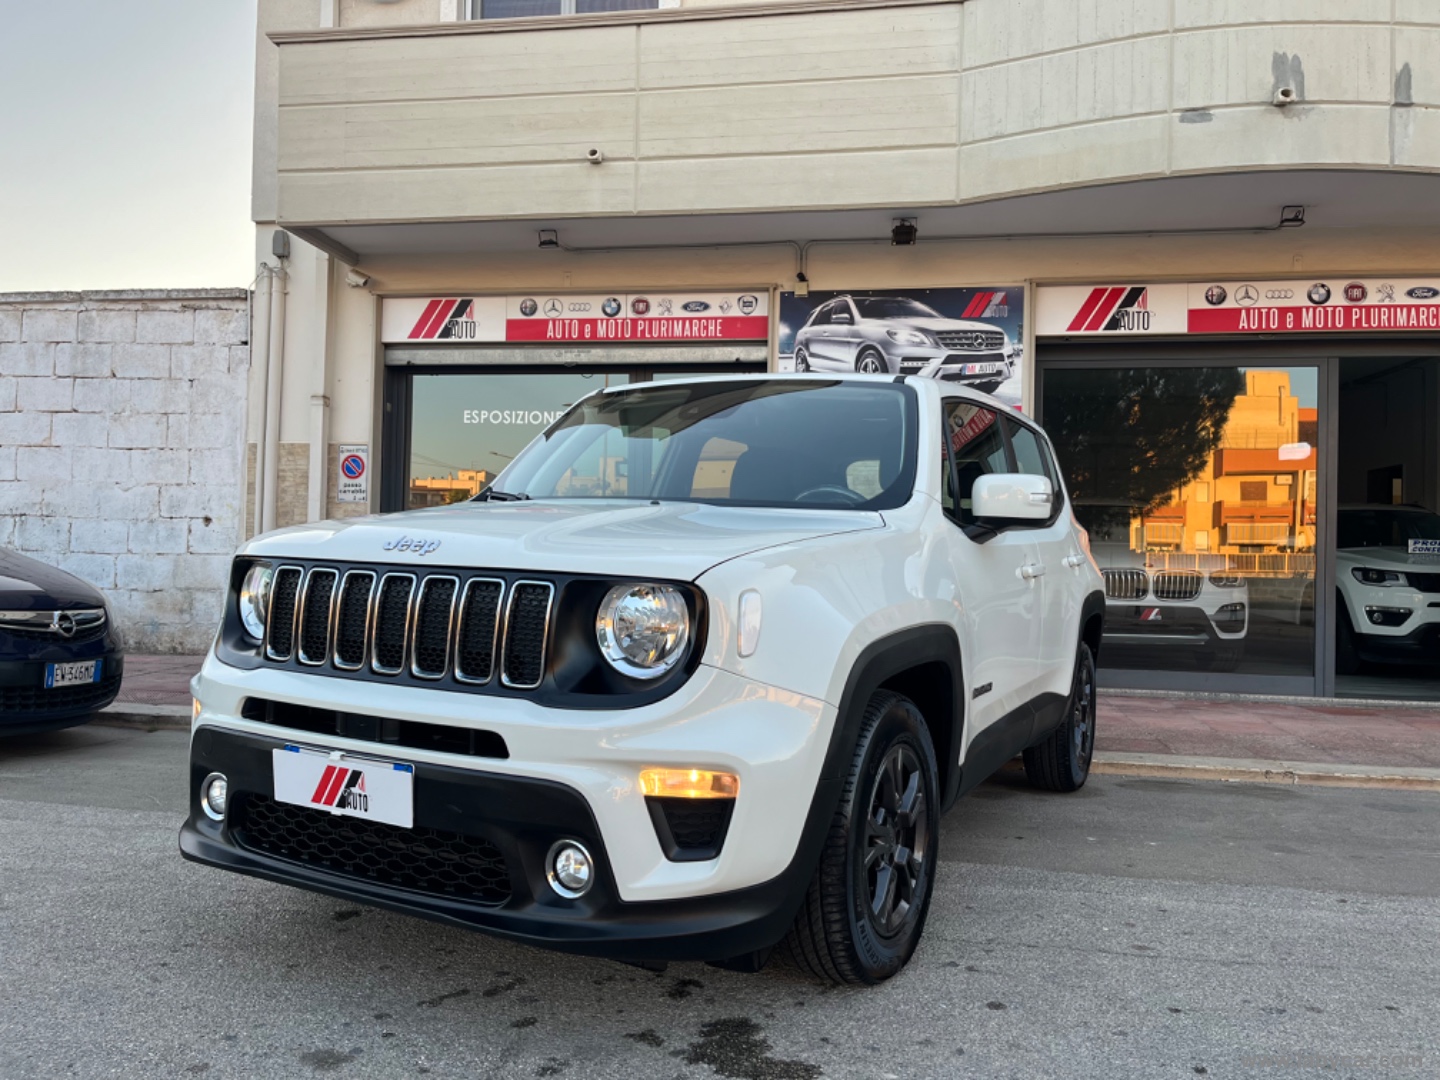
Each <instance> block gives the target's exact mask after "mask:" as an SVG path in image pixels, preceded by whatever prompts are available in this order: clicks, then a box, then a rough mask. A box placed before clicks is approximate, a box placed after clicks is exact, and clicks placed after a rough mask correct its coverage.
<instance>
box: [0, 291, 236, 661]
mask: <svg viewBox="0 0 1440 1080" xmlns="http://www.w3.org/2000/svg"><path fill="white" fill-rule="evenodd" d="M248 341H249V324H248V321H247V293H246V291H245V290H243V289H223V290H221V289H216V290H198V291H173V290H163V291H162V290H155V291H134V292H88V293H8V294H0V546H5V547H9V548H13V549H16V550H19V551H21V552H23V553H24V554H27V555H30V556H33V557H34V558H37V559H40V560H41V561H43V562H47V563H50V564H52V565H55V566H59V567H61V568H62V569H65V570H68V571H70V572H71V573H73V574H76V575H78V576H79V577H81V578H84V579H85V580H86V581H89V582H90V583H91V584H93V585H96V586H97V587H99V588H100V589H101V590H103V591H104V592H105V594H106V596H107V597H109V599H110V603H111V607H112V609H113V610H114V612H115V617H116V619H117V621H118V622H119V624H120V626H121V628H122V631H123V633H124V635H125V641H126V647H127V649H129V650H130V651H132V652H203V651H204V650H205V649H206V648H207V647H208V645H209V642H210V639H211V637H212V636H213V634H214V632H215V626H216V624H217V620H218V619H219V615H220V605H221V601H222V598H223V595H224V586H225V578H226V573H227V568H228V566H229V563H230V556H231V554H232V553H233V551H234V549H235V546H236V544H237V543H238V542H239V539H240V535H241V533H240V531H241V528H242V525H243V514H242V498H243V496H244V480H243V477H244V461H243V454H244V430H245V423H244V421H245V408H246V406H245V393H246V390H245V388H246V375H247V372H248V369H249V364H250V350H249V345H248Z"/></svg>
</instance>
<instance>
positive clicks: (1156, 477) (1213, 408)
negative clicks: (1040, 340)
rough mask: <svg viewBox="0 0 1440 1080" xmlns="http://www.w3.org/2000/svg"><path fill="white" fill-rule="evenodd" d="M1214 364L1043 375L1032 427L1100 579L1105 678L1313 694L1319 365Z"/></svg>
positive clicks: (1321, 468) (1156, 361)
mask: <svg viewBox="0 0 1440 1080" xmlns="http://www.w3.org/2000/svg"><path fill="white" fill-rule="evenodd" d="M1112 355H1113V354H1112ZM1232 355H1233V354H1232ZM1130 356H1134V357H1135V358H1134V359H1130V358H1129V357H1130ZM1227 361H1228V358H1227ZM1227 361H1221V360H1218V359H1214V360H1191V359H1182V358H1175V359H1166V358H1159V357H1156V358H1153V359H1151V358H1147V357H1145V356H1143V355H1139V354H1135V353H1130V354H1128V355H1127V358H1126V360H1125V361H1124V362H1117V361H1114V360H1107V361H1101V362H1097V363H1094V364H1084V365H1081V364H1078V363H1076V364H1070V363H1056V364H1050V363H1046V364H1045V365H1044V367H1043V368H1042V371H1041V383H1040V392H1039V397H1038V403H1039V406H1040V408H1039V411H1040V419H1041V422H1042V423H1043V425H1044V427H1045V430H1046V431H1047V432H1049V434H1050V437H1051V439H1052V440H1053V442H1054V444H1055V450H1056V455H1057V457H1058V459H1059V463H1060V468H1061V470H1062V472H1063V473H1064V475H1065V479H1066V484H1067V487H1068V488H1069V491H1070V496H1071V500H1072V505H1073V507H1074V511H1075V515H1076V517H1077V518H1078V519H1079V522H1080V524H1081V525H1082V526H1084V527H1085V528H1086V529H1087V530H1088V532H1089V535H1090V546H1091V551H1092V553H1093V555H1094V556H1095V560H1096V562H1097V563H1098V564H1099V566H1100V568H1101V573H1102V575H1103V577H1104V580H1105V590H1106V618H1105V634H1104V638H1103V639H1102V642H1101V648H1100V658H1099V666H1100V669H1101V680H1102V683H1109V684H1110V685H1112V686H1113V685H1126V686H1134V687H1152V688H1165V689H1232V690H1249V691H1260V692H1276V693H1302V694H1311V693H1316V692H1317V690H1318V689H1319V685H1320V684H1319V682H1318V680H1317V672H1320V671H1322V670H1323V666H1322V665H1323V654H1322V650H1321V648H1320V637H1321V635H1317V632H1316V626H1317V613H1318V614H1319V615H1320V621H1319V625H1320V626H1322V627H1323V626H1324V615H1325V612H1324V606H1325V605H1324V597H1323V595H1322V596H1321V597H1320V602H1319V603H1318V604H1317V589H1316V584H1315V583H1316V571H1317V558H1316V553H1317V538H1318V537H1319V536H1320V535H1321V534H1322V530H1323V529H1324V527H1325V524H1326V519H1325V518H1323V517H1322V513H1321V511H1322V509H1323V507H1322V505H1321V503H1322V499H1321V495H1322V493H1323V492H1324V491H1325V483H1326V477H1325V475H1324V472H1325V469H1326V465H1325V461H1326V459H1325V447H1324V445H1323V443H1322V436H1321V427H1322V425H1321V423H1320V417H1321V416H1322V415H1323V413H1322V411H1321V410H1322V408H1324V407H1325V405H1326V404H1327V403H1326V402H1325V401H1322V397H1323V396H1325V392H1324V388H1323V385H1322V379H1321V377H1320V375H1321V371H1322V370H1328V367H1326V365H1325V363H1324V362H1322V361H1319V360H1316V361H1313V362H1309V363H1306V362H1292V363H1269V362H1263V361H1257V362H1256V363H1254V364H1246V363H1236V362H1234V361H1228V362H1227ZM1322 569H1323V568H1322Z"/></svg>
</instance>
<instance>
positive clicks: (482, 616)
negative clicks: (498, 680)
mask: <svg viewBox="0 0 1440 1080" xmlns="http://www.w3.org/2000/svg"><path fill="white" fill-rule="evenodd" d="M504 592H505V584H504V582H501V581H496V580H493V579H491V578H472V579H471V580H470V581H469V582H468V583H466V585H465V597H464V600H463V601H462V603H461V606H460V634H459V640H458V642H457V644H456V647H455V649H456V652H455V677H456V678H457V679H459V680H460V681H461V682H472V683H486V682H489V681H490V676H491V675H492V674H493V673H494V670H495V639H496V636H497V635H496V630H497V629H498V628H499V625H500V598H501V596H502V595H504Z"/></svg>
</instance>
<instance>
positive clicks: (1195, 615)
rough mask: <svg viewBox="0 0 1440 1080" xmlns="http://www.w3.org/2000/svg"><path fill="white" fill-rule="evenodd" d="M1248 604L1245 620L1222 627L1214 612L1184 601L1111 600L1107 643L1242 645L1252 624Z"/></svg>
mask: <svg viewBox="0 0 1440 1080" xmlns="http://www.w3.org/2000/svg"><path fill="white" fill-rule="evenodd" d="M1248 617H1249V616H1248V605H1247V611H1246V614H1245V617H1244V620H1243V621H1241V622H1239V623H1238V624H1234V623H1232V624H1230V625H1231V626H1233V627H1234V629H1226V630H1223V631H1222V630H1221V629H1220V628H1218V627H1217V626H1216V625H1215V623H1214V622H1213V621H1212V613H1210V612H1207V611H1206V610H1205V609H1204V608H1202V607H1199V606H1192V605H1187V604H1183V603H1178V604H1177V603H1173V602H1171V603H1157V602H1155V601H1153V600H1141V601H1135V602H1129V601H1127V602H1117V601H1111V602H1109V603H1108V604H1106V606H1105V638H1104V640H1105V644H1106V645H1114V646H1117V647H1120V648H1124V647H1127V646H1128V647H1142V648H1150V647H1164V646H1179V647H1183V648H1189V649H1220V648H1231V647H1234V646H1237V645H1240V644H1242V643H1243V642H1244V640H1245V632H1246V629H1247V627H1248Z"/></svg>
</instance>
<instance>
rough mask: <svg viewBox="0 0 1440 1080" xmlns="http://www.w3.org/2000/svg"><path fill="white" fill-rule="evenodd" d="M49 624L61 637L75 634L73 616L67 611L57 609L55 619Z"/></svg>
mask: <svg viewBox="0 0 1440 1080" xmlns="http://www.w3.org/2000/svg"><path fill="white" fill-rule="evenodd" d="M50 625H51V626H52V627H53V628H54V630H55V633H57V634H59V635H60V636H61V637H63V638H69V637H74V636H75V616H74V615H71V614H70V612H68V611H57V612H56V613H55V621H54V622H52V623H51V624H50Z"/></svg>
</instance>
